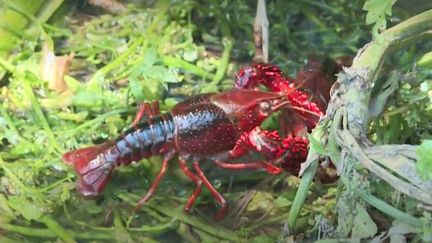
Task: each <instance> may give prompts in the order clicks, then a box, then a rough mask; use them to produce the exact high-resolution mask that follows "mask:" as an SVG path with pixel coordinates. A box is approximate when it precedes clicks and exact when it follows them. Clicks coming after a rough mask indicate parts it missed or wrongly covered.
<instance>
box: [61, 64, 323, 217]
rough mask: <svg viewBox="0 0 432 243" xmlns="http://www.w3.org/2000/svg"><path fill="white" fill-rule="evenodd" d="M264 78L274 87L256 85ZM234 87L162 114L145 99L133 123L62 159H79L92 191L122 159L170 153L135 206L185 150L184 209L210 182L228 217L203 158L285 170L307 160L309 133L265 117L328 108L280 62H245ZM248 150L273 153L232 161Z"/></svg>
mask: <svg viewBox="0 0 432 243" xmlns="http://www.w3.org/2000/svg"><path fill="white" fill-rule="evenodd" d="M260 84H262V85H264V86H266V87H267V88H268V89H269V91H260V90H257V87H258V85H260ZM235 87H236V89H234V90H232V91H226V92H222V93H210V94H201V95H197V96H194V97H191V98H189V99H186V100H184V101H183V102H180V103H178V104H177V105H175V106H174V107H173V108H172V110H171V112H168V113H164V114H160V112H159V109H158V107H157V103H153V106H150V104H145V105H143V106H142V108H141V110H140V111H139V112H138V114H137V117H136V118H135V121H134V125H133V127H132V128H130V129H128V130H126V131H125V132H124V133H123V134H122V135H120V136H119V137H118V138H117V139H116V140H114V141H110V142H106V143H104V144H102V145H98V146H94V147H89V148H83V149H78V150H75V151H71V152H68V153H66V154H64V155H63V160H64V161H65V162H66V163H69V164H71V165H73V166H74V168H75V170H76V172H77V174H78V191H79V192H80V193H81V194H83V195H86V196H95V195H98V194H99V193H100V192H101V191H102V190H103V189H104V187H105V185H106V183H107V182H108V179H109V177H110V175H111V173H112V172H113V169H114V168H115V167H116V166H119V165H127V164H130V163H131V162H133V161H139V160H140V159H142V158H147V157H150V156H153V155H163V162H162V167H161V169H160V171H159V174H158V175H157V177H156V179H155V180H154V182H153V184H152V185H151V187H150V189H149V191H148V193H147V194H146V195H145V196H144V197H143V198H142V199H141V200H140V201H139V203H138V205H137V206H136V208H139V207H140V206H141V205H143V204H144V203H145V202H147V201H148V200H149V199H150V198H151V197H152V195H153V194H154V192H155V191H156V189H157V187H158V185H159V183H160V182H161V180H162V178H163V176H164V175H165V172H166V170H167V167H168V161H169V160H171V159H172V158H173V157H174V155H175V154H177V153H178V154H179V159H178V163H179V165H180V168H181V169H182V171H183V172H184V173H185V174H186V175H187V177H188V178H189V179H190V180H191V181H193V182H194V183H195V185H196V188H195V190H194V191H193V193H192V195H191V196H190V197H189V199H188V201H187V203H186V205H185V207H184V209H185V211H187V212H188V211H190V210H191V207H192V205H193V203H194V201H195V199H196V198H197V197H198V195H199V194H200V192H201V188H202V185H204V186H205V187H206V188H207V189H208V190H209V191H210V192H211V194H212V195H213V197H214V198H215V199H216V201H217V202H218V204H219V205H220V206H221V208H220V209H219V211H218V212H217V213H216V214H215V218H216V219H221V218H223V217H224V215H225V213H226V211H227V208H228V205H227V201H226V200H225V198H224V197H223V196H222V195H221V194H220V193H219V192H218V191H217V190H216V189H215V188H214V187H213V186H212V184H211V183H210V182H209V180H208V179H207V178H206V176H205V175H204V172H203V171H202V169H201V167H200V163H199V162H200V161H202V160H204V159H208V160H211V161H212V162H213V163H214V164H215V165H216V166H219V167H222V168H226V169H233V170H244V169H261V170H265V171H267V172H268V173H270V174H279V173H281V172H282V171H283V169H282V168H281V166H282V167H289V164H290V163H300V162H302V161H304V159H305V157H306V155H307V146H308V141H307V140H306V139H305V138H304V137H302V136H296V135H298V134H299V133H297V130H298V129H297V130H295V131H296V132H286V133H285V135H286V137H285V138H284V139H282V138H280V137H279V135H278V133H277V131H274V132H270V131H265V130H262V129H261V128H260V125H261V123H262V122H263V121H264V120H265V119H266V118H267V117H269V116H270V115H271V114H272V113H274V112H276V111H279V110H284V111H286V112H288V113H287V114H290V115H292V116H295V117H296V119H302V121H303V122H302V124H306V125H303V126H304V127H306V129H311V128H313V127H314V126H315V125H316V123H317V121H318V119H319V117H320V116H321V115H322V112H321V109H320V108H319V107H318V105H317V104H316V103H314V102H312V101H310V100H309V98H308V97H309V96H308V95H307V94H306V93H304V92H303V91H300V90H298V89H297V88H296V87H295V86H294V84H293V83H292V82H290V80H288V79H287V78H284V77H283V76H282V73H281V71H280V70H279V68H277V67H276V66H273V65H264V64H256V65H254V66H248V67H245V68H243V69H242V70H241V71H240V72H239V73H238V74H237V75H236V82H235ZM144 115H146V116H144ZM288 130H289V129H288ZM291 131H294V130H291ZM249 151H258V152H261V153H263V154H264V156H265V158H266V159H265V160H263V161H252V162H249V161H248V162H242V163H229V162H227V161H228V160H231V159H234V158H239V157H241V156H242V155H244V154H246V153H248V152H249ZM188 160H191V161H192V162H193V170H192V169H191V168H189V167H188V166H187V161H188ZM298 161H300V162H298Z"/></svg>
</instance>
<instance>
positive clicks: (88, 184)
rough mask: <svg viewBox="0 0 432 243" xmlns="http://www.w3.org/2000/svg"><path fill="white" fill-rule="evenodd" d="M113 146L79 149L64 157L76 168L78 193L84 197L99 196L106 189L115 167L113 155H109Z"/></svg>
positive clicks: (104, 145) (65, 160)
mask: <svg viewBox="0 0 432 243" xmlns="http://www.w3.org/2000/svg"><path fill="white" fill-rule="evenodd" d="M110 147H111V144H109V143H107V144H102V145H99V146H93V147H88V148H82V149H77V150H74V151H70V152H68V153H65V154H64V155H63V157H62V158H63V161H64V162H65V163H66V164H69V165H71V166H73V167H74V168H75V171H76V172H77V175H78V186H77V189H78V191H79V192H80V193H81V194H83V195H84V196H97V195H98V194H99V193H100V192H101V191H102V190H103V188H104V187H105V185H106V183H107V182H108V179H109V178H110V176H111V173H112V170H113V169H114V167H115V164H116V163H115V162H114V161H115V160H113V156H114V157H116V156H115V155H113V154H110V155H108V154H107V152H109V151H110V149H109V148H110Z"/></svg>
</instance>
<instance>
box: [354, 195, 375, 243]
mask: <svg viewBox="0 0 432 243" xmlns="http://www.w3.org/2000/svg"><path fill="white" fill-rule="evenodd" d="M356 210H357V215H356V216H355V217H354V226H353V228H352V235H351V237H353V238H357V237H358V238H370V237H372V236H374V235H375V234H376V233H377V231H378V228H377V226H376V224H375V223H374V221H373V220H372V219H371V217H370V216H369V214H368V212H367V211H366V209H365V208H364V206H362V205H360V204H359V203H357V204H356Z"/></svg>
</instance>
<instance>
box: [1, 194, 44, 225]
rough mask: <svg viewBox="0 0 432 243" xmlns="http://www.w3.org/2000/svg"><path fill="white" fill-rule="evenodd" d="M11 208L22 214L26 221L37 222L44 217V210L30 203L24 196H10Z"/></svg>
mask: <svg viewBox="0 0 432 243" xmlns="http://www.w3.org/2000/svg"><path fill="white" fill-rule="evenodd" d="M8 204H9V207H11V208H12V209H14V210H15V211H17V212H18V213H19V214H21V215H22V216H23V217H24V218H25V219H26V220H36V219H39V218H40V217H41V216H42V213H43V211H42V209H41V208H39V207H37V206H36V205H35V204H34V203H32V202H30V201H29V200H28V199H27V198H25V197H24V196H10V197H9V198H8Z"/></svg>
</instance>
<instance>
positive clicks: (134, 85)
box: [129, 72, 145, 101]
mask: <svg viewBox="0 0 432 243" xmlns="http://www.w3.org/2000/svg"><path fill="white" fill-rule="evenodd" d="M129 88H130V91H131V93H132V95H133V97H134V98H135V99H136V100H138V101H142V100H145V96H144V87H143V86H142V85H141V82H140V81H139V79H138V73H136V72H133V73H132V74H131V75H130V76H129Z"/></svg>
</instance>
